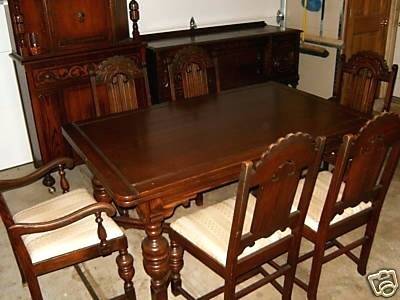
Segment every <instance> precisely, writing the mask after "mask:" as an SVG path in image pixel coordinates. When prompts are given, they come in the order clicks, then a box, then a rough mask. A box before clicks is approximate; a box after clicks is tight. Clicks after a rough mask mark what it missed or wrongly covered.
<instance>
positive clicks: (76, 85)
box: [5, 0, 145, 185]
mask: <svg viewBox="0 0 400 300" xmlns="http://www.w3.org/2000/svg"><path fill="white" fill-rule="evenodd" d="M8 4H9V5H8V6H5V7H6V15H7V21H8V24H9V28H10V36H11V43H12V54H11V56H12V58H13V60H14V62H15V67H16V72H17V77H18V81H19V87H20V90H21V97H22V101H23V107H24V113H25V117H26V121H27V127H28V134H29V139H30V143H31V148H32V152H33V159H34V162H35V165H36V166H40V165H42V164H44V163H47V162H49V161H51V160H52V159H55V158H57V157H60V156H72V152H71V148H70V147H69V146H68V145H67V144H66V143H65V141H64V139H63V138H62V135H61V126H62V125H63V124H66V123H68V122H73V121H78V120H86V119H89V118H92V117H94V116H95V108H94V104H93V102H92V101H91V97H90V95H91V89H90V83H89V70H90V69H91V68H95V67H96V66H97V65H98V64H99V63H100V62H101V61H103V60H105V59H107V58H108V57H112V56H115V55H120V56H127V57H129V58H131V59H133V60H134V61H136V62H138V63H139V65H140V66H142V65H145V45H144V44H143V43H142V42H141V39H140V36H139V32H138V29H137V21H138V8H137V3H136V1H131V3H130V6H132V7H131V11H130V17H131V19H132V21H133V32H134V35H133V36H134V38H133V39H130V38H129V25H128V13H127V12H128V8H127V3H126V1H117V0H110V1H105V0H101V1H98V0H88V1H81V0H72V1H69V0H38V1H36V0H23V1H21V0H10V1H9V2H8ZM142 92H143V93H145V89H144V85H143V87H140V88H138V93H142ZM47 179H48V180H46V181H45V182H46V183H47V185H52V183H53V180H52V179H51V178H49V177H47Z"/></svg>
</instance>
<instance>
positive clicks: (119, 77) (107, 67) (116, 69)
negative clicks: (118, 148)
mask: <svg viewBox="0 0 400 300" xmlns="http://www.w3.org/2000/svg"><path fill="white" fill-rule="evenodd" d="M146 74H147V73H146V72H145V67H144V66H143V67H140V66H139V65H138V63H136V62H135V61H133V60H132V59H130V58H128V57H124V56H113V57H110V58H108V59H106V60H104V61H103V62H102V63H100V64H99V65H98V67H97V69H96V71H94V72H92V73H91V80H90V82H91V86H92V94H93V100H94V105H95V108H96V116H98V117H99V116H102V115H105V114H107V113H118V112H124V111H128V110H135V109H137V108H140V107H147V106H148V105H149V104H150V96H149V95H150V93H149V91H148V84H147V80H148V79H147V75H146ZM139 84H140V85H142V87H143V88H142V89H143V91H144V92H142V93H140V94H139V92H138V88H137V85H139ZM103 89H106V91H105V92H102V91H103ZM101 96H106V97H107V98H108V99H100V97H101Z"/></svg>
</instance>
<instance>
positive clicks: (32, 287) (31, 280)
mask: <svg viewBox="0 0 400 300" xmlns="http://www.w3.org/2000/svg"><path fill="white" fill-rule="evenodd" d="M26 281H27V283H28V288H29V292H30V293H31V297H32V300H43V296H42V292H41V291H40V286H39V281H38V279H37V277H36V276H35V275H31V274H29V275H27V277H26Z"/></svg>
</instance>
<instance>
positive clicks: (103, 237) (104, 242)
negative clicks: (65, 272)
mask: <svg viewBox="0 0 400 300" xmlns="http://www.w3.org/2000/svg"><path fill="white" fill-rule="evenodd" d="M66 168H68V169H71V168H73V160H71V159H68V158H60V159H56V160H54V161H52V162H50V163H48V164H46V165H44V166H43V167H41V168H39V169H38V170H36V171H35V172H33V173H32V174H30V175H27V176H24V177H21V178H18V179H12V180H1V181H0V214H1V218H2V220H3V223H4V225H5V227H6V229H7V234H8V237H9V240H10V243H11V247H12V250H13V252H14V256H15V259H16V262H17V265H18V268H19V271H20V274H21V277H22V282H23V283H27V284H28V287H29V291H30V294H31V297H32V299H35V300H36V299H42V294H41V290H40V286H39V282H38V276H40V275H43V274H47V273H50V272H53V271H56V270H60V269H63V268H66V267H69V266H72V265H76V264H79V263H82V262H84V261H87V260H90V259H93V258H97V257H100V256H107V255H109V254H111V253H113V252H116V251H118V252H119V255H118V256H117V259H116V262H117V266H118V273H119V276H120V277H121V278H122V279H123V281H124V289H125V296H126V298H127V299H136V295H135V289H134V286H133V283H132V278H133V275H134V268H133V257H132V256H131V255H130V254H129V253H128V242H127V238H126V236H125V235H124V233H123V232H122V230H121V229H120V228H119V227H118V226H117V224H116V223H115V222H114V221H113V220H112V219H111V216H113V215H114V214H115V209H114V207H113V206H111V205H110V204H108V203H100V202H99V203H98V202H97V201H96V200H95V199H94V198H93V197H92V196H91V195H90V194H89V193H88V192H87V191H86V190H85V189H76V190H74V191H71V192H69V183H68V181H67V179H66V177H65V169H66ZM55 170H58V172H59V175H60V186H61V189H62V191H63V194H62V195H60V196H57V197H55V198H52V199H50V200H47V201H43V202H40V203H39V204H37V205H35V206H32V207H30V208H27V209H24V210H22V211H20V212H18V213H16V214H12V213H11V212H10V209H9V207H8V205H7V202H6V200H5V198H4V195H3V193H4V192H6V191H9V190H13V189H17V188H21V187H24V186H27V185H29V184H31V183H33V182H35V181H36V180H38V179H40V178H41V177H43V176H44V175H45V174H46V173H48V172H51V171H55ZM9 296H10V295H9ZM10 297H11V296H10Z"/></svg>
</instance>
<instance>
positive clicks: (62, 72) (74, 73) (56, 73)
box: [34, 63, 96, 85]
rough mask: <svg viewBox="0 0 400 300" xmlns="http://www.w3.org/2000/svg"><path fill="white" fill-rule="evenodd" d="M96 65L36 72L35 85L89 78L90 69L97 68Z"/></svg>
mask: <svg viewBox="0 0 400 300" xmlns="http://www.w3.org/2000/svg"><path fill="white" fill-rule="evenodd" d="M95 67H96V64H94V63H92V64H82V65H74V66H68V67H58V68H54V69H46V70H36V71H34V77H35V83H36V84H38V85H42V84H46V83H50V82H55V81H65V80H70V79H76V78H81V77H86V76H89V72H90V69H92V68H95Z"/></svg>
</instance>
